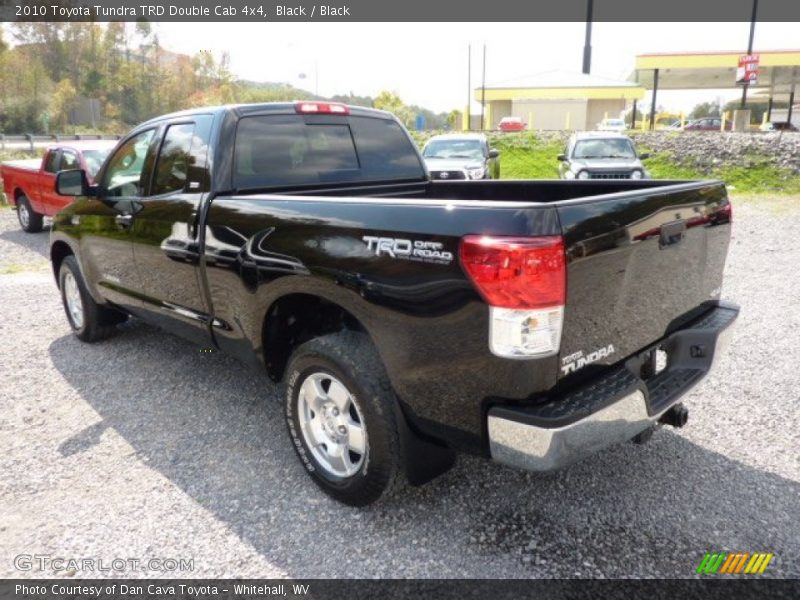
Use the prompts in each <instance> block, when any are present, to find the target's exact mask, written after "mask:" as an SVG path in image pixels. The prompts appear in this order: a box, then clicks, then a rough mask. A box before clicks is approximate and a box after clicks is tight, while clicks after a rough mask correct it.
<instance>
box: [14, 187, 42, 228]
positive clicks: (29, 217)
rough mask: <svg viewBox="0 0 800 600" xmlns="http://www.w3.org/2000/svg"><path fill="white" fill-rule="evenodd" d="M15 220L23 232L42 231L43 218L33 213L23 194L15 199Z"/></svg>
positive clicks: (28, 201)
mask: <svg viewBox="0 0 800 600" xmlns="http://www.w3.org/2000/svg"><path fill="white" fill-rule="evenodd" d="M17 219H19V224H20V227H22V230H23V231H27V232H28V233H37V232H39V231H41V230H42V223H43V222H44V217H42V215H40V214H39V213H36V212H34V211H33V208H31V203H30V200H28V197H27V196H26V195H25V194H20V196H19V198H17Z"/></svg>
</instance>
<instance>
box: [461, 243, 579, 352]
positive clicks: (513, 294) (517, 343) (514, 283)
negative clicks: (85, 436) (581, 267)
mask: <svg viewBox="0 0 800 600" xmlns="http://www.w3.org/2000/svg"><path fill="white" fill-rule="evenodd" d="M460 256H461V264H462V266H463V268H464V270H465V271H466V273H467V275H468V276H469V278H470V279H471V280H472V282H473V283H474V284H475V287H476V288H477V289H478V292H479V293H480V295H481V296H482V297H483V298H484V300H486V302H487V303H488V304H489V306H490V319H491V320H490V325H489V338H490V339H489V347H490V348H491V350H492V352H493V353H494V354H496V355H498V356H503V357H507V358H542V357H545V356H552V355H553V354H556V353H557V352H558V349H559V346H560V344H561V328H562V323H563V320H564V302H565V298H566V262H565V256H564V241H563V239H562V238H561V236H541V237H492V236H481V235H468V236H465V237H464V238H463V239H462V240H461V251H460Z"/></svg>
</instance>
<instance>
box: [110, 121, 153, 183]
mask: <svg viewBox="0 0 800 600" xmlns="http://www.w3.org/2000/svg"><path fill="white" fill-rule="evenodd" d="M154 133H155V130H154V129H148V130H147V131H143V132H142V133H140V134H138V135H135V136H133V137H132V138H130V139H129V140H128V141H126V142H125V143H124V144H123V145H122V146H120V147H119V148H118V149H117V151H116V152H115V153H114V156H112V157H111V160H110V161H109V163H108V168H107V169H106V170H105V175H104V177H103V186H102V187H103V191H104V192H105V194H106V195H107V196H112V197H126V196H142V195H143V194H144V182H143V180H142V172H143V171H144V167H145V159H146V158H147V152H148V150H149V149H150V142H151V141H152V140H153V134H154Z"/></svg>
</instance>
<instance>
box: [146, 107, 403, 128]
mask: <svg viewBox="0 0 800 600" xmlns="http://www.w3.org/2000/svg"><path fill="white" fill-rule="evenodd" d="M298 104H320V105H338V106H345V107H347V109H348V111H349V114H350V115H354V116H361V117H367V116H368V117H377V118H382V119H394V118H395V117H394V115H393V114H392V113H390V112H387V111H385V110H379V109H377V108H367V107H364V106H351V105H349V104H343V103H341V102H329V101H327V100H295V101H292V102H259V103H255V104H224V105H220V106H204V107H200V108H191V109H188V110H182V111H178V112H174V113H170V114H166V115H160V116H158V117H155V118H153V119H150V120H149V121H145V122H144V123H142V124H141V125H139V126H137V127H136V128H137V129H138V128H139V127H141V126H143V125H147V124H149V123H157V122H159V121H163V120H166V119H175V118H179V117H188V116H192V115H208V114H216V113H221V112H232V113H234V114H236V115H237V116H243V115H252V114H265V113H276V114H277V113H294V112H296V107H297V105H298Z"/></svg>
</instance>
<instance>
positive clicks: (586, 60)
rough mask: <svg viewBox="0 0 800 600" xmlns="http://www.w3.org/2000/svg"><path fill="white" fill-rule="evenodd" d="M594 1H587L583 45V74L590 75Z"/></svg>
mask: <svg viewBox="0 0 800 600" xmlns="http://www.w3.org/2000/svg"><path fill="white" fill-rule="evenodd" d="M593 10H594V0H586V41H585V42H584V44H583V72H584V73H585V74H586V75H588V74H589V72H590V71H591V70H592V12H593Z"/></svg>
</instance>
